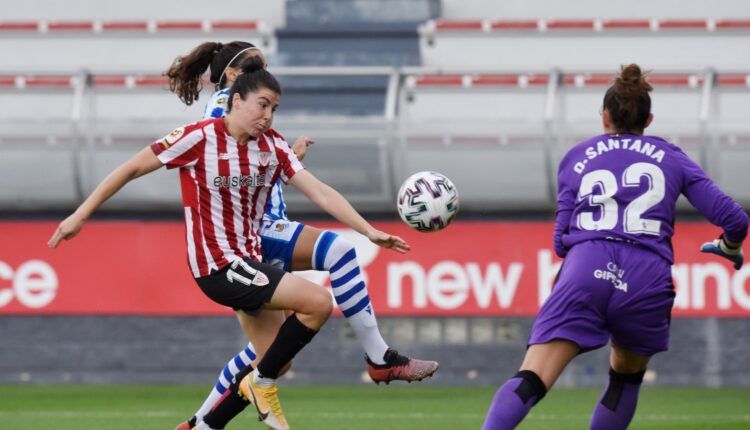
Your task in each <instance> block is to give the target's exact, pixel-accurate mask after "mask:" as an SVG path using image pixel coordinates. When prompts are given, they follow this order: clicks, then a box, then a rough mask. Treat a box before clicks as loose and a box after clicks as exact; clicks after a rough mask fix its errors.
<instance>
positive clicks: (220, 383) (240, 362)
mask: <svg viewBox="0 0 750 430" xmlns="http://www.w3.org/2000/svg"><path fill="white" fill-rule="evenodd" d="M253 360H255V350H254V348H253V344H252V343H248V344H247V347H246V348H245V349H243V350H242V351H240V352H239V353H237V355H235V356H234V357H232V359H231V360H229V362H228V363H227V364H226V365H225V366H224V369H222V370H221V373H219V378H218V379H217V380H216V383H215V384H214V388H213V389H212V390H211V392H210V393H209V394H208V397H206V400H205V401H204V402H203V404H202V405H201V407H200V408H199V409H198V411H197V412H196V413H195V417H196V419H197V420H198V421H199V422H200V421H202V420H203V417H204V416H205V415H206V414H207V413H209V412H210V411H211V409H212V408H213V407H214V405H215V404H216V402H217V401H218V400H219V399H220V398H221V396H222V395H224V393H225V392H226V391H227V390H228V389H229V386H230V385H231V384H232V382H233V381H234V378H235V376H237V374H238V373H240V371H241V370H242V369H244V368H245V367H247V366H249V365H250V364H252V362H253Z"/></svg>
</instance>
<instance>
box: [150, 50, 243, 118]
mask: <svg viewBox="0 0 750 430" xmlns="http://www.w3.org/2000/svg"><path fill="white" fill-rule="evenodd" d="M254 47H255V45H253V44H252V43H248V42H240V41H234V42H230V43H227V44H226V45H224V44H222V43H220V42H206V43H202V44H200V45H198V46H197V47H196V48H195V49H193V50H192V51H190V53H189V54H187V55H182V56H179V57H177V58H175V60H174V61H173V62H172V65H171V66H170V67H169V69H168V70H167V71H166V72H164V76H166V77H167V78H169V90H170V91H172V92H173V93H175V94H177V96H178V97H179V98H180V100H182V101H183V102H184V103H185V104H186V105H188V106H190V105H191V104H193V102H194V101H196V100H198V97H199V96H200V92H201V90H202V89H203V83H202V82H201V76H203V74H204V73H205V72H206V70H207V69H208V67H209V66H211V78H210V80H211V82H212V83H213V84H214V85H215V86H216V89H217V90H218V89H221V88H223V87H224V85H225V84H226V80H227V77H226V75H225V74H224V70H225V69H226V68H227V67H237V65H238V64H240V63H241V62H242V60H243V59H244V58H245V57H246V56H245V55H237V54H239V53H240V52H242V51H243V50H245V49H248V48H254ZM230 61H231V64H230Z"/></svg>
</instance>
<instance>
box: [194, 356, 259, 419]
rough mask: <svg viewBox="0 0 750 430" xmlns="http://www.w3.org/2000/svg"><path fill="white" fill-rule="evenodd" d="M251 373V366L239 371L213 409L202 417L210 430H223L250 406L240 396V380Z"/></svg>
mask: <svg viewBox="0 0 750 430" xmlns="http://www.w3.org/2000/svg"><path fill="white" fill-rule="evenodd" d="M252 371H253V366H247V367H245V368H244V369H242V370H240V372H239V373H238V374H237V376H235V377H234V380H233V381H232V385H230V386H229V388H228V389H227V392H226V393H224V394H225V395H224V396H222V397H221V398H220V399H219V401H218V402H216V404H215V405H214V407H213V408H212V409H211V411H209V412H208V413H207V414H206V415H204V416H203V422H204V423H206V424H208V425H209V426H210V427H211V428H212V429H217V430H219V429H223V428H224V427H226V426H227V424H229V421H231V420H232V419H233V418H234V417H236V416H237V415H238V414H239V413H240V412H242V411H243V410H245V408H246V407H247V405H249V404H250V402H249V401H248V400H246V399H245V398H244V397H242V396H241V395H240V382H241V381H242V378H244V377H245V376H247V374H248V373H250V372H252Z"/></svg>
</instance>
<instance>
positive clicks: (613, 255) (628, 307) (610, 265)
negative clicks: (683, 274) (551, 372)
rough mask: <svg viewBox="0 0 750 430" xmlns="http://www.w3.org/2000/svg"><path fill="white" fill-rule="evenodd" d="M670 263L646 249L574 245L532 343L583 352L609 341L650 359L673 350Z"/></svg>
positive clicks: (621, 245)
mask: <svg viewBox="0 0 750 430" xmlns="http://www.w3.org/2000/svg"><path fill="white" fill-rule="evenodd" d="M674 295H675V294H674V287H673V286H672V270H671V265H670V263H669V262H668V261H667V260H665V259H664V258H662V257H660V256H659V255H657V254H655V253H653V252H652V251H649V250H646V249H644V248H641V247H638V246H635V245H630V244H627V243H615V242H609V241H605V240H594V241H589V242H583V243H579V244H577V245H575V246H574V247H573V248H572V249H571V250H570V252H568V255H567V258H566V259H565V262H564V263H563V265H562V268H561V269H560V273H559V275H558V279H557V281H556V282H555V285H554V287H553V288H552V294H550V296H549V298H547V301H546V302H544V305H543V306H542V309H541V310H540V311H539V315H538V316H537V318H536V321H534V326H533V328H532V329H531V335H530V336H529V342H528V344H529V345H534V344H541V343H547V342H550V341H551V340H553V339H566V340H570V341H572V342H575V343H576V344H578V346H580V348H581V352H586V351H590V350H592V349H597V348H601V347H602V346H604V345H606V344H607V341H608V340H609V339H610V338H611V339H612V342H613V343H614V344H615V345H617V346H619V347H621V348H624V349H627V350H630V351H632V352H635V353H636V354H639V355H643V356H650V355H653V354H656V353H657V352H661V351H666V350H667V349H668V348H669V322H670V316H671V311H672V304H673V302H674Z"/></svg>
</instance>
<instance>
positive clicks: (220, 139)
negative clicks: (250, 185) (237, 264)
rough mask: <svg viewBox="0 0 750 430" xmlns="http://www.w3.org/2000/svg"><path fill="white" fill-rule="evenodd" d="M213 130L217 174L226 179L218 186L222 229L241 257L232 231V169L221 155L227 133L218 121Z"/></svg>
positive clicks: (235, 251)
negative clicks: (225, 183) (225, 182)
mask: <svg viewBox="0 0 750 430" xmlns="http://www.w3.org/2000/svg"><path fill="white" fill-rule="evenodd" d="M214 132H215V133H216V158H217V160H218V165H219V176H221V177H223V178H227V181H228V184H227V186H226V187H224V186H221V187H219V195H221V214H222V218H223V220H222V221H223V223H224V231H225V233H226V236H227V242H229V247H230V248H232V251H234V253H235V255H237V256H239V257H242V256H243V254H242V251H240V247H239V245H238V244H237V232H235V231H234V208H233V207H232V192H231V191H230V186H231V177H232V171H231V169H230V168H229V160H227V159H222V157H221V155H222V154H227V135H226V131H225V130H224V127H221V126H219V124H218V123H217V124H216V125H215V126H214ZM240 188H243V187H242V185H240Z"/></svg>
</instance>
